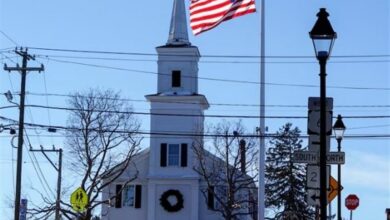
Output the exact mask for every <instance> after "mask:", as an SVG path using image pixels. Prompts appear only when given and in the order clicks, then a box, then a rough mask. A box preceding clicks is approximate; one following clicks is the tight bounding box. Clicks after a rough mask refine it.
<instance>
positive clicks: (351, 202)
mask: <svg viewBox="0 0 390 220" xmlns="http://www.w3.org/2000/svg"><path fill="white" fill-rule="evenodd" d="M358 206H359V198H358V197H357V196H356V195H355V194H350V195H348V196H347V198H345V207H347V209H348V210H351V211H352V210H355V209H356V208H357V207H358Z"/></svg>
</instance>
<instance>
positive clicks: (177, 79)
mask: <svg viewBox="0 0 390 220" xmlns="http://www.w3.org/2000/svg"><path fill="white" fill-rule="evenodd" d="M180 86H181V71H180V70H173V71H172V87H180Z"/></svg>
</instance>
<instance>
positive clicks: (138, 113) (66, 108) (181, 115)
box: [0, 105, 390, 119]
mask: <svg viewBox="0 0 390 220" xmlns="http://www.w3.org/2000/svg"><path fill="white" fill-rule="evenodd" d="M25 106H26V107H32V108H44V109H56V110H66V111H91V110H90V109H79V108H69V107H58V106H44V105H25ZM93 111H95V112H104V113H118V114H134V115H154V116H173V117H208V118H256V119H258V118H262V116H258V115H201V114H170V113H150V112H135V111H108V110H100V109H94V110H93ZM263 117H264V118H269V119H307V116H263ZM0 118H1V117H0ZM343 118H355V119H356V118H358V119H373V118H390V115H364V116H362V115H361V116H343Z"/></svg>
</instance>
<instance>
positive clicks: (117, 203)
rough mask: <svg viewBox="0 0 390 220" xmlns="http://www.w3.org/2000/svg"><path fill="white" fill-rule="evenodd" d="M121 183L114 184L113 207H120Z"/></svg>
mask: <svg viewBox="0 0 390 220" xmlns="http://www.w3.org/2000/svg"><path fill="white" fill-rule="evenodd" d="M121 190H122V185H116V188H115V208H122V192H121Z"/></svg>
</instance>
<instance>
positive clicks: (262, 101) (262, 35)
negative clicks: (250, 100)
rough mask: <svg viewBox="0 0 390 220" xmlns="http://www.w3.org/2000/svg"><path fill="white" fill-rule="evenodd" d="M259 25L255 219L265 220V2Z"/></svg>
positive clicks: (263, 0)
mask: <svg viewBox="0 0 390 220" xmlns="http://www.w3.org/2000/svg"><path fill="white" fill-rule="evenodd" d="M260 16H261V23H260V44H261V51H260V135H261V136H260V150H259V190H258V206H259V207H258V212H257V215H258V217H257V219H258V220H264V219H265V213H264V212H265V0H261V11H260Z"/></svg>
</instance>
